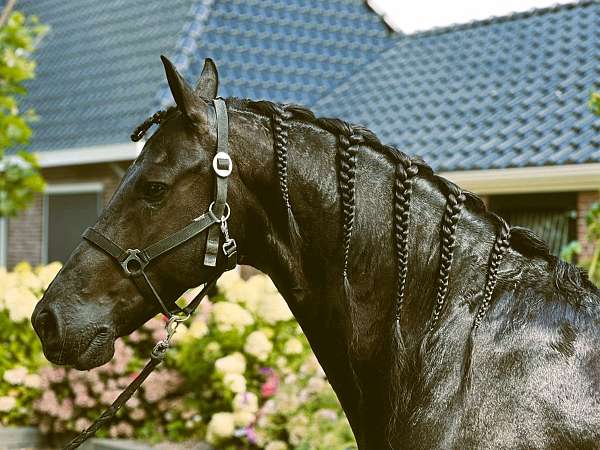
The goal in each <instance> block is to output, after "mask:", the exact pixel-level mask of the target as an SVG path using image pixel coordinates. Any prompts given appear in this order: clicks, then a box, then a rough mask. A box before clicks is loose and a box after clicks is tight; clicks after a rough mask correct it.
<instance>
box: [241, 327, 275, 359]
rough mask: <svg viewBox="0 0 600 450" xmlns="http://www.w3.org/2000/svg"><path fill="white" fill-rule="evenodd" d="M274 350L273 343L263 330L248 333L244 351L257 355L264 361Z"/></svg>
mask: <svg viewBox="0 0 600 450" xmlns="http://www.w3.org/2000/svg"><path fill="white" fill-rule="evenodd" d="M271 350H273V344H272V343H271V341H270V340H269V338H268V337H267V336H266V334H265V333H263V332H262V331H253V332H252V333H250V334H249V335H248V338H247V339H246V344H245V345H244V351H245V352H246V353H248V354H249V355H252V356H254V357H256V359H258V360H259V361H264V360H266V359H267V358H268V357H269V354H270V353H271Z"/></svg>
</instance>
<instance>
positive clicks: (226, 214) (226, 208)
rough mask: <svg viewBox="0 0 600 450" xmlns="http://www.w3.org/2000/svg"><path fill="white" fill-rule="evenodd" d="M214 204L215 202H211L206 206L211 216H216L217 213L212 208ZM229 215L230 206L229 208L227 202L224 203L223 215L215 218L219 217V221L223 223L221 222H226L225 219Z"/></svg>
mask: <svg viewBox="0 0 600 450" xmlns="http://www.w3.org/2000/svg"><path fill="white" fill-rule="evenodd" d="M214 205H215V202H212V203H211V204H210V206H209V207H208V212H209V213H211V214H212V215H213V216H215V217H217V215H216V214H215V213H214V212H213V210H212V209H213V206H214ZM230 215H231V208H229V203H225V215H224V216H222V217H221V218H220V219H219V218H218V217H217V219H219V223H223V222H226V221H227V219H229V216H230Z"/></svg>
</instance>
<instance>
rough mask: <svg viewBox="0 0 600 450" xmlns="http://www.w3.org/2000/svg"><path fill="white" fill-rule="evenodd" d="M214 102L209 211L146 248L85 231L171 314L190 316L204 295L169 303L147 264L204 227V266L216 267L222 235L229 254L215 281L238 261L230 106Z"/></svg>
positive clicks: (93, 241) (165, 311)
mask: <svg viewBox="0 0 600 450" xmlns="http://www.w3.org/2000/svg"><path fill="white" fill-rule="evenodd" d="M212 105H213V108H211V111H213V113H214V114H212V115H211V114H209V120H210V121H212V122H214V127H215V128H216V131H217V149H216V150H217V152H216V155H215V157H214V158H213V163H212V167H213V171H214V173H215V198H214V201H213V202H212V203H211V204H210V206H209V207H208V211H206V212H205V213H204V214H202V215H200V216H198V217H196V218H195V219H194V220H193V221H192V222H191V223H189V224H188V225H186V226H185V227H183V228H182V229H180V230H179V231H176V232H175V233H173V234H171V235H170V236H168V237H166V238H164V239H162V240H160V241H158V242H155V243H154V244H151V245H149V246H147V247H146V248H143V249H137V248H134V249H131V248H129V249H127V250H125V249H123V248H122V247H121V246H120V245H118V244H117V243H115V242H114V241H112V240H111V239H110V238H109V237H107V236H105V235H104V234H102V233H100V232H99V231H98V230H96V229H94V228H91V227H90V228H88V229H86V230H85V232H84V233H83V239H85V240H86V241H88V242H90V243H92V244H94V245H95V246H96V247H98V248H100V249H101V250H102V251H104V252H105V253H106V254H107V255H109V256H111V257H112V258H114V259H115V260H116V261H117V262H118V263H119V265H120V266H121V268H122V269H123V273H124V274H125V275H126V276H127V277H128V278H131V279H132V281H133V282H134V284H135V285H136V287H137V288H138V290H139V291H140V293H141V294H142V295H143V296H144V298H147V299H151V300H152V301H155V302H157V303H158V304H159V305H160V307H161V309H162V312H163V314H164V315H166V316H167V317H169V318H171V317H173V316H176V315H179V316H183V317H186V316H189V314H191V312H193V310H194V309H195V307H196V306H197V305H198V304H199V303H200V300H202V297H200V298H194V300H192V302H190V304H189V305H188V306H187V307H185V308H181V307H179V306H177V305H176V304H175V303H174V302H171V303H170V304H169V305H167V303H166V302H165V301H164V300H163V299H162V298H161V297H160V295H159V294H158V292H157V291H156V289H155V288H154V286H153V285H152V283H151V282H150V279H149V278H148V276H147V274H146V272H145V269H146V267H147V266H148V265H149V264H151V263H152V261H154V260H155V259H156V258H158V257H159V256H161V255H163V254H165V253H167V252H169V251H171V250H173V249H174V248H175V247H178V246H180V245H181V244H184V243H185V242H187V241H189V240H190V239H192V238H193V237H195V236H197V235H198V234H200V233H202V232H203V231H205V230H208V236H207V238H206V250H205V253H204V260H203V264H204V265H205V266H207V267H217V256H218V253H219V243H220V240H221V235H223V238H224V239H223V244H222V246H221V249H222V251H223V254H224V256H225V258H226V259H225V264H224V265H223V267H221V268H219V270H218V271H217V273H216V275H215V277H214V281H216V279H217V278H218V277H219V276H221V275H222V274H223V272H226V271H227V270H231V269H233V268H234V267H235V266H236V264H237V245H236V242H235V240H234V239H232V238H231V237H230V236H229V230H228V227H227V219H229V215H230V214H231V210H230V208H229V205H228V204H227V184H228V177H229V176H230V175H231V171H232V170H233V161H232V160H231V157H230V156H229V142H228V141H229V119H228V116H227V107H226V105H225V101H224V100H223V99H221V98H216V99H214V100H213V104H212ZM212 281H213V280H210V281H209V283H207V284H210V282H212Z"/></svg>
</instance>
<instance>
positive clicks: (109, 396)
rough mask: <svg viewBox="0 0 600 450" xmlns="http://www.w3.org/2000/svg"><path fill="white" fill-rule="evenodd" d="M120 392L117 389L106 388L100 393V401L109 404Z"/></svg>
mask: <svg viewBox="0 0 600 450" xmlns="http://www.w3.org/2000/svg"><path fill="white" fill-rule="evenodd" d="M120 393H121V392H120V391H119V390H117V389H108V390H106V391H104V392H103V393H102V394H100V402H101V403H103V404H105V405H110V404H111V403H112V402H114V401H115V399H116V398H117V397H118V396H119V394H120Z"/></svg>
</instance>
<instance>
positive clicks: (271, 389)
mask: <svg viewBox="0 0 600 450" xmlns="http://www.w3.org/2000/svg"><path fill="white" fill-rule="evenodd" d="M278 387H279V377H278V376H277V375H276V374H275V373H272V374H271V375H269V377H268V378H267V381H265V382H264V383H263V385H262V386H261V387H260V393H261V394H262V396H263V397H271V396H273V395H275V393H276V392H277V388H278Z"/></svg>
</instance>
